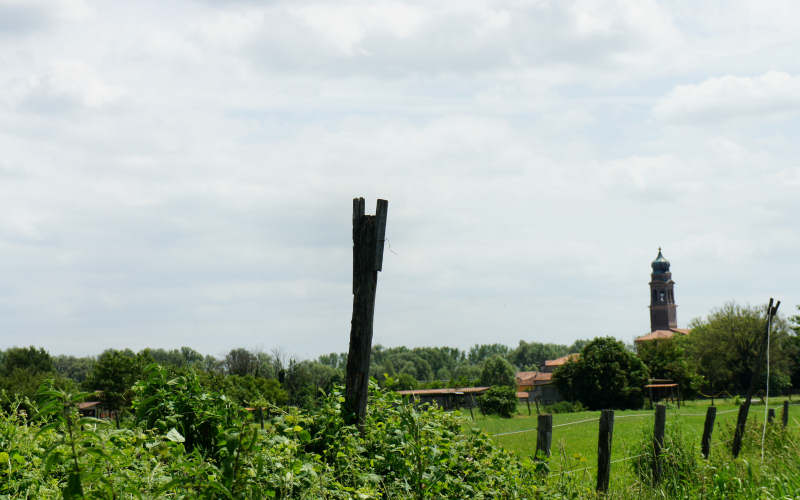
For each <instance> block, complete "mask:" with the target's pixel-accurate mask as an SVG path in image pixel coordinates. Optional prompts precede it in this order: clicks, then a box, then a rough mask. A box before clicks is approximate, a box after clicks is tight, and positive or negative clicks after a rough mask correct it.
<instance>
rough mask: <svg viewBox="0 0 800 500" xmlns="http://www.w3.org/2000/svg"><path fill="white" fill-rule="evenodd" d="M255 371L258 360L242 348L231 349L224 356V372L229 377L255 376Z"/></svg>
mask: <svg viewBox="0 0 800 500" xmlns="http://www.w3.org/2000/svg"><path fill="white" fill-rule="evenodd" d="M257 369H258V359H257V358H256V356H255V355H254V354H253V353H251V352H250V351H248V350H247V349H245V348H243V347H240V348H238V349H232V350H231V352H229V353H228V354H227V355H226V356H225V370H226V371H227V372H228V374H229V375H239V376H244V375H255V374H256V371H257Z"/></svg>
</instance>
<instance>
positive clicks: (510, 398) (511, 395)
mask: <svg viewBox="0 0 800 500" xmlns="http://www.w3.org/2000/svg"><path fill="white" fill-rule="evenodd" d="M478 408H480V410H481V413H483V414H484V415H500V416H501V417H506V418H511V416H512V415H514V413H515V412H516V411H517V394H516V392H515V391H514V389H512V388H511V387H505V386H498V387H492V388H490V389H489V390H488V391H486V392H485V393H483V394H481V395H480V396H478Z"/></svg>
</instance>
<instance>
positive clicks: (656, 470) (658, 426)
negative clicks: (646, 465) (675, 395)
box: [653, 404, 667, 483]
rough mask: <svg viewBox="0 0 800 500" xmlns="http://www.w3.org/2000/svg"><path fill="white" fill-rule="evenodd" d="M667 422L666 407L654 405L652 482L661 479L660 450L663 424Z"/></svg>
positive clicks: (662, 443) (662, 445) (662, 446)
mask: <svg viewBox="0 0 800 500" xmlns="http://www.w3.org/2000/svg"><path fill="white" fill-rule="evenodd" d="M666 422H667V407H666V406H665V405H663V404H659V405H656V420H655V424H654V426H653V453H654V455H655V457H654V461H653V483H658V482H659V481H661V450H663V449H664V425H665V424H666Z"/></svg>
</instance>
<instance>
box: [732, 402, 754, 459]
mask: <svg viewBox="0 0 800 500" xmlns="http://www.w3.org/2000/svg"><path fill="white" fill-rule="evenodd" d="M749 411H750V402H749V401H745V402H744V403H742V404H741V405H740V406H739V414H738V416H737V417H736V429H735V431H734V433H733V445H732V446H731V453H732V454H733V458H736V457H738V456H739V452H740V451H741V450H742V437H743V436H744V426H745V424H746V423H747V413H748V412H749Z"/></svg>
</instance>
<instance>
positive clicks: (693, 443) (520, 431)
mask: <svg viewBox="0 0 800 500" xmlns="http://www.w3.org/2000/svg"><path fill="white" fill-rule="evenodd" d="M709 405H710V401H690V402H686V403H685V404H682V405H681V408H677V407H676V406H675V405H668V409H667V425H668V426H674V425H677V426H680V428H681V432H682V435H683V438H684V440H685V441H686V443H687V445H688V446H690V447H691V450H690V452H691V453H694V454H695V455H696V456H697V457H698V460H699V461H701V462H698V463H701V464H702V466H703V467H702V471H700V470H698V474H701V473H702V474H711V473H712V472H709V471H711V470H713V471H717V468H719V467H723V468H724V467H727V466H726V465H725V464H727V463H732V462H733V458H732V457H731V456H730V451H729V449H728V446H727V443H728V441H729V440H730V436H731V434H732V432H731V431H732V429H733V427H734V425H735V422H736V416H737V412H738V406H737V405H736V404H734V402H733V401H730V400H727V401H726V400H717V401H716V406H717V418H716V422H715V426H714V433H713V435H712V441H711V443H712V450H711V455H712V459H713V458H716V459H717V460H716V461H714V462H715V464H716V465H710V462H707V461H704V460H702V458H701V455H700V440H701V436H702V432H703V424H704V421H705V413H706V409H707V408H708V406H709ZM769 407H770V408H774V409H775V413H776V422H775V426H776V427H779V426H780V420H781V411H782V407H783V398H771V399H770V402H769ZM764 410H765V407H764V405H763V404H761V403H760V401H758V400H756V401H754V402H753V406H751V409H750V413H749V417H748V425H749V426H750V428H751V429H761V424H763V420H764ZM599 414H600V412H597V411H583V412H577V413H566V414H554V415H553V438H552V457H551V458H550V460H549V462H548V466H547V468H548V470H549V472H550V474H549V478H550V479H549V482H551V483H552V482H557V481H562V482H564V481H569V482H570V483H571V484H573V485H579V489H581V488H582V491H584V492H588V491H589V490H591V489H592V488H593V486H594V481H595V480H596V470H597V434H598V425H599V424H598V419H599ZM466 415H467V417H468V418H469V413H466ZM799 415H800V408H798V407H797V406H790V423H789V427H790V430H794V431H796V430H797V429H800V421H799V420H798V419H799V418H800V417H799ZM614 416H615V418H614V435H613V442H612V456H611V458H612V465H611V484H612V490H613V491H612V492H613V493H614V495H616V496H620V497H641V495H643V493H642V492H641V491H638V492H633V491H631V488H633V487H634V486H633V485H636V484H637V478H636V476H635V474H634V473H633V468H632V466H631V461H630V460H626V459H629V458H630V457H631V456H634V455H635V454H636V453H637V450H641V443H642V440H643V436H645V435H646V433H647V432H648V431H650V432H652V427H653V421H654V412H653V411H652V410H624V411H619V410H618V411H616V412H615V415H614ZM791 417H793V418H791ZM536 423H537V415H536V413H535V410H534V411H533V412H532V415H530V416H528V410H527V408H526V406H525V405H524V404H523V405H520V406H519V408H518V414H517V415H516V416H515V417H514V418H510V419H503V418H500V417H495V416H483V415H480V414H478V413H476V414H475V420H474V421H470V422H469V424H468V425H472V426H475V427H478V428H480V429H482V430H484V431H485V432H486V433H488V434H489V435H490V436H492V439H493V440H495V442H497V443H499V444H500V445H501V446H503V447H504V448H506V449H508V450H509V451H512V452H514V453H515V454H517V455H518V456H520V457H531V456H532V455H533V453H534V451H535V449H536V431H535V428H536ZM509 433H510V434H509ZM750 434H751V435H750V436H749V439H750V441H754V440H755V441H759V440H758V437H759V436H760V433H758V432H756V431H751V433H750ZM742 463H744V464H747V467H745V469H743V470H747V471H749V473H751V474H752V473H753V468H752V466H751V464H752V463H760V441H759V442H750V443H746V444H745V450H744V452H743V454H742V455H741V457H740V459H739V465H736V466H737V467H738V466H742V465H741V464H742ZM742 467H743V466H742ZM737 470H738V469H737ZM756 473H758V471H756ZM713 474H717V472H713ZM640 486H641V485H640ZM645 496H646V495H645Z"/></svg>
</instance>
